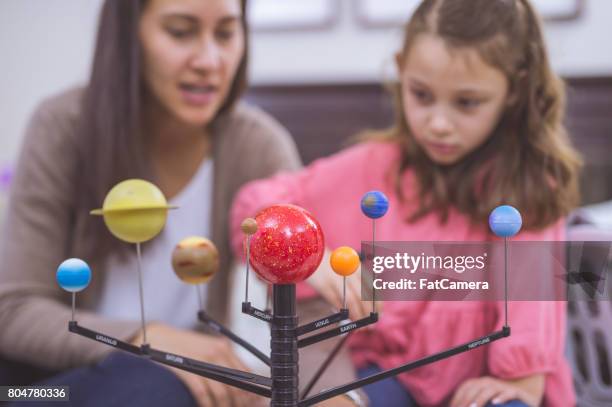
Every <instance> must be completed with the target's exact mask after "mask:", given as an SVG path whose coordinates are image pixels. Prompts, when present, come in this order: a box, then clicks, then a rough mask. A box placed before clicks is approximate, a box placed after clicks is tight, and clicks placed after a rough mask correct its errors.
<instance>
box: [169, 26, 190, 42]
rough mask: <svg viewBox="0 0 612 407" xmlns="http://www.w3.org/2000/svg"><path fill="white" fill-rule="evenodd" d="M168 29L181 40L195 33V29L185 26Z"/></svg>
mask: <svg viewBox="0 0 612 407" xmlns="http://www.w3.org/2000/svg"><path fill="white" fill-rule="evenodd" d="M167 31H168V33H169V34H170V35H171V36H172V37H174V38H176V39H179V40H182V39H186V38H189V37H191V36H192V35H194V33H195V31H194V30H193V29H185V28H168V29H167Z"/></svg>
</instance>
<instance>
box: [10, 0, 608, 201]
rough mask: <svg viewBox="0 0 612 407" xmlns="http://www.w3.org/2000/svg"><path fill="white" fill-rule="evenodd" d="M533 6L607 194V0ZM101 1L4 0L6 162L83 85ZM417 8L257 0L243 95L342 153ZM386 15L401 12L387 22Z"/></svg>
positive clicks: (342, 0)
mask: <svg viewBox="0 0 612 407" xmlns="http://www.w3.org/2000/svg"><path fill="white" fill-rule="evenodd" d="M536 3H537V5H538V6H539V8H540V9H541V10H542V11H543V12H544V13H545V14H546V16H547V20H546V23H545V30H546V37H547V41H548V46H549V49H550V55H551V60H552V63H553V66H554V68H555V70H556V71H557V72H559V73H560V74H561V75H562V76H563V77H564V78H565V79H566V80H567V82H568V85H569V103H568V119H567V122H568V125H569V128H570V131H571V134H572V138H573V140H574V142H575V144H576V146H577V147H578V149H579V150H580V151H581V152H582V153H583V155H584V158H585V162H586V166H585V171H584V176H583V183H582V189H583V202H584V203H585V204H591V203H596V202H601V201H605V200H609V199H612V183H611V182H609V180H610V178H611V177H610V176H611V175H612V158H611V157H610V154H609V151H611V150H612V53H611V52H607V51H606V49H605V45H604V44H606V42H605V41H607V39H609V38H612V24H610V16H612V2H611V1H608V0H536ZM101 4H102V1H101V0H87V1H78V2H75V1H72V0H54V1H53V2H41V1H39V0H3V1H2V2H1V3H0V52H1V53H2V55H3V68H2V72H3V75H1V76H0V86H1V87H2V89H3V92H2V94H0V115H1V117H2V119H3V120H2V122H1V124H0V134H2V139H1V147H2V148H0V162H12V161H14V160H15V157H16V154H17V151H18V149H19V145H20V141H21V137H22V135H23V132H24V130H25V126H26V124H27V121H28V118H29V116H30V115H31V113H32V111H33V109H34V107H35V106H36V105H37V104H38V103H39V102H40V101H41V100H42V99H43V98H44V97H47V96H49V95H52V94H54V93H57V92H59V91H61V90H63V89H65V88H67V87H70V86H73V85H75V84H84V83H85V82H86V80H87V77H88V74H89V70H90V61H91V56H92V47H93V43H94V36H95V31H96V25H97V21H96V20H97V13H98V11H99V8H100V5H101ZM414 4H415V1H414V0H410V1H408V0H382V1H381V0H376V1H373V0H316V1H308V2H306V1H302V0H290V1H288V0H251V4H250V8H249V10H250V13H251V15H252V17H253V20H254V21H253V25H254V29H253V37H252V43H251V51H252V52H251V72H250V73H251V84H252V85H253V86H252V87H251V90H250V92H249V94H248V98H249V99H250V100H251V101H252V102H254V103H257V104H259V105H261V106H262V107H263V108H264V109H266V110H268V111H269V112H270V113H272V114H273V115H275V116H276V117H277V118H278V119H279V120H280V121H281V122H282V123H283V124H284V125H285V126H287V127H288V128H289V130H290V131H291V133H292V134H293V136H294V137H295V138H296V141H297V143H298V146H299V148H300V153H301V155H302V158H303V159H304V161H305V162H306V163H308V162H311V161H312V160H313V159H315V158H317V157H321V156H324V155H327V154H330V153H332V152H334V151H337V150H338V149H339V148H340V147H341V146H342V145H343V143H345V142H346V141H347V139H348V138H350V137H351V136H353V135H354V134H355V133H356V132H358V131H360V130H363V129H365V128H379V127H384V126H387V125H388V124H389V123H390V122H391V120H392V109H391V105H390V103H389V98H388V97H387V96H386V95H385V93H384V92H385V91H384V89H383V87H382V86H381V84H383V83H386V82H389V81H392V80H393V79H394V77H395V72H394V71H395V68H394V64H393V54H394V52H395V51H396V49H397V48H398V46H399V43H400V41H401V37H402V32H401V23H400V22H401V21H404V20H405V19H407V18H408V17H409V15H410V13H411V12H412V10H413V8H414ZM398 5H401V7H398ZM402 10H403V12H401V11H402ZM390 15H395V16H396V19H395V20H394V21H388V17H389V16H390ZM385 19H387V20H385ZM368 21H369V23H368ZM25 27H27V29H26V28H25Z"/></svg>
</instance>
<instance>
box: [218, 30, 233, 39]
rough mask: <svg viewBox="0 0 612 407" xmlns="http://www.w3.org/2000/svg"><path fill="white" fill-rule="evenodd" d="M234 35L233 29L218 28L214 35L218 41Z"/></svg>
mask: <svg viewBox="0 0 612 407" xmlns="http://www.w3.org/2000/svg"><path fill="white" fill-rule="evenodd" d="M234 35H235V30H219V31H217V32H216V33H215V36H216V37H217V39H218V40H220V41H229V40H231V39H232V38H233V37H234Z"/></svg>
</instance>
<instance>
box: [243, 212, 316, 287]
mask: <svg viewBox="0 0 612 407" xmlns="http://www.w3.org/2000/svg"><path fill="white" fill-rule="evenodd" d="M255 220H256V221H257V232H256V233H255V234H254V235H253V236H251V243H250V263H251V266H252V267H253V269H254V270H255V272H256V273H257V274H258V275H259V276H260V277H261V278H262V279H264V280H265V281H267V282H269V283H271V284H292V283H298V282H300V281H303V280H305V279H307V278H308V277H310V275H311V274H312V273H314V271H315V270H316V269H317V267H319V264H320V263H321V260H322V259H323V252H324V250H325V241H324V237H323V231H322V230H321V226H320V225H319V222H318V221H317V220H316V219H315V218H314V217H313V216H312V215H311V214H310V213H309V212H308V211H306V210H305V209H303V208H300V207H299V206H295V205H273V206H270V207H268V208H266V209H264V210H262V211H261V212H259V213H258V214H257V216H256V217H255Z"/></svg>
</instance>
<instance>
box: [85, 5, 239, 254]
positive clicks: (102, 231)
mask: <svg viewBox="0 0 612 407" xmlns="http://www.w3.org/2000/svg"><path fill="white" fill-rule="evenodd" d="M147 1H148V0H106V1H105V2H104V5H103V7H102V11H101V15H100V20H99V28H98V36H97V41H96V46H95V52H94V59H93V64H92V72H91V76H90V80H89V84H88V86H87V88H86V90H85V94H84V97H83V101H82V112H81V120H80V124H79V129H78V132H79V137H78V149H79V150H78V151H79V167H80V172H79V175H78V181H77V183H78V185H77V190H78V202H77V208H76V209H77V211H79V213H88V212H89V211H90V210H91V209H94V208H98V207H100V206H101V205H102V202H103V201H104V198H105V196H106V194H107V193H108V191H109V190H110V189H111V188H112V187H113V186H114V185H115V184H117V183H118V182H120V181H123V180H125V179H128V178H143V179H149V180H152V174H151V171H150V170H149V168H150V167H149V163H148V160H147V158H146V156H145V152H144V150H145V149H144V146H143V144H142V139H141V128H142V123H141V107H142V105H143V97H144V94H145V93H144V90H143V86H142V76H141V66H140V65H141V64H140V60H141V47H140V41H139V39H138V27H139V20H140V16H141V12H142V10H143V8H144V7H146V4H147ZM240 2H241V6H242V23H243V25H244V35H245V54H244V55H243V58H242V61H241V62H240V65H239V67H238V70H237V73H236V76H235V78H234V81H233V83H232V85H231V88H230V91H229V94H228V96H227V98H226V100H225V101H224V103H223V105H222V106H221V108H220V110H219V112H218V113H217V117H219V116H220V115H222V114H223V113H225V112H227V111H228V110H230V109H231V108H232V106H233V105H234V104H235V102H236V101H237V100H238V98H239V97H240V95H241V94H242V92H243V90H244V89H245V88H246V85H247V64H248V26H247V20H246V0H240ZM79 229H80V230H79V235H80V236H83V237H86V239H87V244H84V243H81V244H82V245H83V249H82V250H83V251H84V253H83V254H82V255H83V256H86V257H87V258H91V259H100V258H103V257H104V255H105V254H107V253H108V252H109V251H111V250H115V249H118V248H120V247H122V246H121V243H120V242H119V241H118V240H117V239H115V238H113V237H112V235H111V234H110V233H109V232H108V230H106V228H105V226H104V223H103V222H102V221H101V220H100V219H96V218H94V217H90V218H88V219H87V221H85V224H84V225H79Z"/></svg>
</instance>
